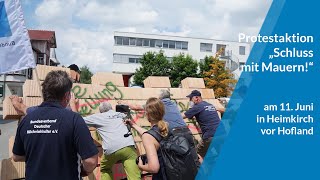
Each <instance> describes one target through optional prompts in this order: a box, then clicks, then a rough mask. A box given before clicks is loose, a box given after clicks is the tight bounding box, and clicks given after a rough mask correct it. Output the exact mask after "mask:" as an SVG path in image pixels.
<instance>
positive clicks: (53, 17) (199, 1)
mask: <svg viewBox="0 0 320 180" xmlns="http://www.w3.org/2000/svg"><path fill="white" fill-rule="evenodd" d="M21 1H22V6H23V10H24V13H25V22H26V25H27V28H28V29H42V30H53V31H55V32H56V39H57V45H58V47H57V49H56V52H57V58H58V60H59V61H60V62H61V64H62V65H65V66H69V65H70V64H73V63H75V64H77V65H79V66H80V67H81V66H83V65H88V66H89V67H90V69H91V70H92V71H93V72H97V71H111V69H112V47H113V43H114V40H113V32H114V31H126V32H142V33H156V34H171V35H178V36H191V37H201V38H214V39H222V40H236V41H237V37H238V33H239V32H242V33H245V34H248V35H257V34H258V33H259V30H260V28H261V25H262V23H263V21H264V18H265V16H266V14H267V12H268V10H269V7H270V5H271V3H272V1H271V0H260V1H258V0H241V1H240V0H21Z"/></svg>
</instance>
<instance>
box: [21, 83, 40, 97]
mask: <svg viewBox="0 0 320 180" xmlns="http://www.w3.org/2000/svg"><path fill="white" fill-rule="evenodd" d="M41 84H42V82H41V81H36V80H29V79H27V80H26V81H25V82H24V84H23V86H22V90H23V96H24V97H41V94H42V92H41V89H42V87H41Z"/></svg>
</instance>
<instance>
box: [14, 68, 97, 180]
mask: <svg viewBox="0 0 320 180" xmlns="http://www.w3.org/2000/svg"><path fill="white" fill-rule="evenodd" d="M71 88H72V81H71V79H70V78H69V76H68V74H67V73H66V72H64V71H51V72H49V73H48V75H47V76H46V78H45V80H44V82H43V83H42V95H43V99H44V102H43V103H42V104H41V105H40V106H38V107H37V108H35V109H33V110H30V111H29V112H27V115H26V116H25V117H24V119H23V120H22V121H21V123H20V124H19V126H18V129H17V133H16V137H15V142H14V146H13V150H12V152H13V160H14V161H25V162H26V174H25V175H26V179H27V180H28V179H32V180H37V179H39V180H43V179H46V180H51V179H52V180H57V179H70V180H73V179H81V175H80V173H81V170H82V173H84V174H89V173H91V172H93V170H94V169H95V168H96V166H97V163H98V150H97V148H96V146H95V145H94V143H93V140H92V138H91V135H90V132H89V130H88V127H87V126H86V124H85V122H84V120H83V118H82V117H81V116H80V115H79V114H78V113H75V112H72V111H70V110H68V109H65V107H66V106H67V105H68V104H69V100H70V91H71ZM18 103H19V102H18ZM22 109H23V110H22V112H23V111H26V107H25V106H23V107H22ZM23 113H26V112H23Z"/></svg>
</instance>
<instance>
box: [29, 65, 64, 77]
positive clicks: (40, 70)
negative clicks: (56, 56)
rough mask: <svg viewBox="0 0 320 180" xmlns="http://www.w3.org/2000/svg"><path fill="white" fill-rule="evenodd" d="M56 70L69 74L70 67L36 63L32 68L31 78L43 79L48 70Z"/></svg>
mask: <svg viewBox="0 0 320 180" xmlns="http://www.w3.org/2000/svg"><path fill="white" fill-rule="evenodd" d="M57 70H61V71H65V72H67V73H68V74H69V75H70V69H69V68H64V67H57V66H46V65H40V64H38V65H37V66H36V68H35V69H33V72H32V73H33V79H34V80H38V78H39V80H41V81H44V79H45V78H46V76H47V74H48V73H49V72H50V71H57ZM36 72H37V74H38V77H37V74H36Z"/></svg>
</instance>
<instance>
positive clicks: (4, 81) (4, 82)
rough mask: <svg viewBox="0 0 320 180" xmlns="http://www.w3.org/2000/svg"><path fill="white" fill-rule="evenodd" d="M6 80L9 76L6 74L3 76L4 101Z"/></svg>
mask: <svg viewBox="0 0 320 180" xmlns="http://www.w3.org/2000/svg"><path fill="white" fill-rule="evenodd" d="M6 79H7V74H6V73H5V74H4V75H3V94H2V101H3V100H4V98H5V97H6Z"/></svg>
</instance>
